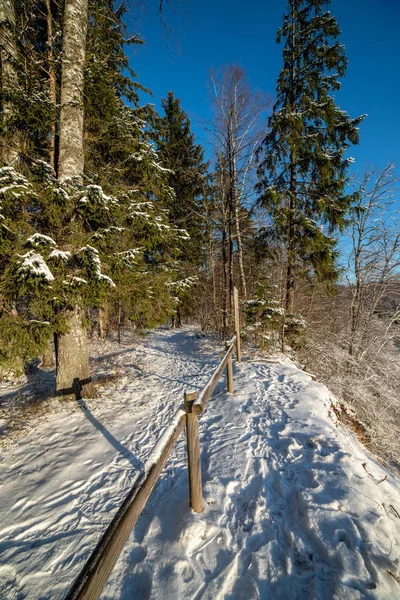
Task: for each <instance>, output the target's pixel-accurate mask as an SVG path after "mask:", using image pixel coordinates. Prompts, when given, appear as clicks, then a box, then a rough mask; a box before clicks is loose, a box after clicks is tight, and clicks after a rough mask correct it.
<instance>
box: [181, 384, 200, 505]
mask: <svg viewBox="0 0 400 600" xmlns="http://www.w3.org/2000/svg"><path fill="white" fill-rule="evenodd" d="M196 398H197V392H185V412H186V442H187V457H188V468H189V497H190V506H191V507H192V508H193V510H194V512H197V513H200V512H203V494H202V489H201V463H200V441H199V423H198V419H197V415H196V414H195V413H194V412H192V407H193V403H194V401H195V400H196Z"/></svg>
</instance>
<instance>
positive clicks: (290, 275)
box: [286, 2, 297, 314]
mask: <svg viewBox="0 0 400 600" xmlns="http://www.w3.org/2000/svg"><path fill="white" fill-rule="evenodd" d="M294 12H295V4H294V2H293V3H292V61H291V65H292V69H291V90H290V95H291V99H290V104H291V109H292V112H293V113H294V112H296V95H295V71H296V69H295V60H296V59H295V48H296V32H295V15H294ZM296 162H297V157H296V149H295V147H294V141H292V146H291V150H290V188H289V196H290V200H289V221H288V228H287V231H288V245H287V268H286V312H287V313H289V314H290V313H293V310H294V291H295V264H296V226H295V220H296V194H297V168H296V167H297V165H296Z"/></svg>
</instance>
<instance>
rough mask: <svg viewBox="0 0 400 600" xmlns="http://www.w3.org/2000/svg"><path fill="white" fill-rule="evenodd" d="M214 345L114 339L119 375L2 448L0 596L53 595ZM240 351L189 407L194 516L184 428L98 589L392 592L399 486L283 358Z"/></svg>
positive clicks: (185, 335) (194, 595)
mask: <svg viewBox="0 0 400 600" xmlns="http://www.w3.org/2000/svg"><path fill="white" fill-rule="evenodd" d="M220 357H221V353H220V352H219V346H218V345H217V344H216V343H211V342H210V341H207V340H205V339H202V338H199V337H197V336H196V334H195V331H193V330H189V329H186V330H183V331H179V332H176V331H173V330H159V331H156V332H153V333H151V334H150V335H149V336H148V338H147V339H146V340H144V341H141V342H140V343H136V344H135V346H129V345H126V346H124V347H122V348H121V347H118V346H114V347H111V345H109V346H108V347H107V348H104V349H103V355H102V356H99V357H98V359H97V362H98V364H102V363H104V362H106V361H108V362H110V363H112V364H116V363H118V370H119V372H120V378H119V379H118V381H117V383H116V384H114V385H113V386H109V387H107V388H104V389H103V390H102V392H101V397H99V398H97V399H96V400H93V401H90V402H88V403H87V405H86V408H84V407H82V408H78V407H76V408H75V411H74V412H71V411H70V410H67V409H66V410H65V411H64V412H61V413H59V414H57V415H49V416H48V418H47V419H46V421H45V422H43V423H40V424H37V426H36V427H35V428H34V429H32V431H31V432H30V433H28V434H26V435H25V436H24V437H23V438H20V439H19V440H18V442H17V443H16V444H14V445H12V446H10V447H9V448H8V449H7V451H6V453H5V456H4V458H3V463H2V465H1V480H0V598H2V599H3V598H4V599H7V600H11V599H18V600H20V599H23V598H30V599H31V598H32V599H33V598H37V599H39V598H41V599H45V598H46V599H47V598H49V599H50V598H51V599H56V598H62V597H63V595H65V593H66V591H67V590H68V587H69V585H70V584H71V583H72V581H73V579H74V578H75V576H76V575H77V574H78V572H79V570H80V568H81V566H82V564H83V562H84V560H85V558H86V557H87V556H88V553H89V551H90V549H91V548H92V547H93V546H94V544H95V543H96V541H97V539H98V537H99V535H100V533H101V532H102V531H103V529H104V527H105V525H106V524H107V523H108V522H109V521H110V519H111V517H112V515H113V513H114V511H115V510H116V508H117V506H118V505H119V503H120V502H121V500H122V498H123V496H124V494H125V493H126V491H127V490H128V489H129V487H130V485H131V483H132V480H133V478H134V476H135V473H137V472H138V471H139V470H140V467H141V465H142V464H143V462H144V461H145V459H146V457H147V455H148V454H149V451H150V449H151V447H152V446H153V445H154V444H155V442H156V440H157V439H158V437H159V436H160V434H161V432H162V430H163V428H164V427H166V426H167V425H168V423H169V422H170V420H171V418H172V415H173V413H174V410H175V409H176V408H177V407H178V406H179V404H180V403H181V401H182V395H183V390H184V389H188V388H189V389H201V387H202V386H203V385H204V384H205V383H206V381H207V380H208V378H209V376H210V374H211V373H212V371H213V368H214V367H215V366H216V364H217V363H218V362H219V360H220ZM284 362H285V364H278V363H269V362H267V361H262V360H259V359H254V360H250V359H249V358H247V359H246V357H245V359H244V361H243V363H242V364H241V365H235V367H234V379H235V389H236V391H235V394H234V395H229V394H227V393H226V392H225V386H224V382H221V383H220V384H219V386H218V387H217V390H216V392H215V394H214V395H213V397H212V399H211V400H210V403H209V405H208V407H207V410H206V412H205V413H204V414H203V415H202V416H201V417H200V435H201V447H202V469H203V488H204V512H203V513H202V514H194V513H193V512H192V511H191V509H190V508H189V507H188V484H187V472H186V457H185V443H184V437H183V436H182V437H181V439H180V440H178V443H177V445H176V449H175V450H174V452H173V454H172V455H171V457H170V459H169V461H168V463H167V465H166V468H165V470H164V471H163V473H162V476H161V478H160V480H159V482H158V484H157V485H156V488H155V489H154V491H153V494H152V495H151V497H150V499H149V502H148V504H147V506H146V508H145V510H144V512H143V514H142V516H141V518H140V519H139V521H138V523H137V525H136V527H135V529H134V532H133V533H132V535H131V537H130V540H129V542H128V544H127V545H126V547H125V550H124V551H123V554H122V556H121V558H120V560H119V562H118V564H117V566H116V569H115V570H114V572H113V574H112V576H111V578H110V581H109V583H108V585H107V587H106V589H105V591H104V594H103V598H108V599H110V600H111V599H113V600H115V599H117V598H120V599H125V600H128V599H131V598H140V599H141V600H142V599H146V598H155V599H165V598H171V599H172V598H173V599H176V598H185V599H186V598H190V599H199V598H209V599H213V600H214V599H218V598H220V599H222V598H232V599H233V598H235V599H239V598H246V600H250V599H253V598H279V599H283V600H285V599H288V600H289V599H290V600H293V599H295V598H297V599H304V600H306V599H307V600H309V599H311V598H319V599H321V600H322V599H323V600H325V599H330V598H337V599H344V598H371V599H372V598H376V599H380V600H381V599H384V598H388V599H389V598H390V599H392V598H400V583H399V582H400V563H399V559H400V535H399V533H400V482H399V480H397V479H395V478H394V477H393V476H392V475H390V474H389V473H387V472H386V471H385V470H384V469H383V468H382V467H381V466H379V465H378V464H377V463H376V462H375V461H374V459H373V458H372V457H371V456H369V455H368V454H367V453H366V451H365V450H364V449H363V447H362V446H360V444H359V442H358V441H357V440H356V439H355V438H354V437H353V435H352V434H351V433H349V432H348V431H346V430H344V429H343V428H342V427H341V425H340V424H338V423H335V422H334V417H333V416H331V415H330V414H329V413H330V399H329V392H328V390H327V389H326V388H325V387H324V386H322V385H321V384H318V383H316V382H313V381H312V380H311V378H310V377H309V376H308V375H307V374H305V373H303V372H302V371H300V370H298V369H297V368H296V367H295V366H294V365H293V364H292V363H290V361H284Z"/></svg>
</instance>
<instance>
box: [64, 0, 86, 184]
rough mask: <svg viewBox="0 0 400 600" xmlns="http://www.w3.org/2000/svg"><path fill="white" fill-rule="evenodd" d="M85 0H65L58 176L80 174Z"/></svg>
mask: <svg viewBox="0 0 400 600" xmlns="http://www.w3.org/2000/svg"><path fill="white" fill-rule="evenodd" d="M87 23H88V0H66V2H65V11H64V30H63V54H62V77H61V110H60V148H59V153H60V154H59V159H58V178H59V179H61V180H63V179H67V178H69V177H79V178H81V177H82V173H83V167H84V153H83V84H84V81H83V67H84V62H85V49H86V33H87Z"/></svg>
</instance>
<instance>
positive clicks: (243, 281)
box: [235, 195, 247, 300]
mask: <svg viewBox="0 0 400 600" xmlns="http://www.w3.org/2000/svg"><path fill="white" fill-rule="evenodd" d="M235 229H236V240H237V248H238V261H239V273H240V286H241V288H242V290H241V291H242V298H243V299H244V300H246V299H247V286H246V276H245V273H244V262H243V244H242V233H241V231H240V215H239V199H238V196H237V195H236V197H235Z"/></svg>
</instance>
